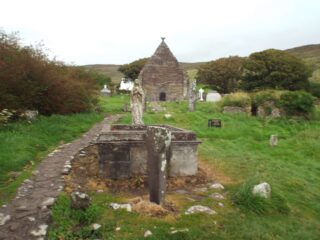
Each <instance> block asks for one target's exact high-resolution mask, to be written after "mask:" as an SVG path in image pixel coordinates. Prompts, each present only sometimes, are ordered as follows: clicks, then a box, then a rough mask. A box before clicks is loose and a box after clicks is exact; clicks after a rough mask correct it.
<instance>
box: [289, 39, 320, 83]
mask: <svg viewBox="0 0 320 240" xmlns="http://www.w3.org/2000/svg"><path fill="white" fill-rule="evenodd" d="M285 51H287V52H288V53H291V54H293V55H294V56H296V57H298V58H300V59H302V60H303V61H304V62H305V63H306V64H307V65H308V66H309V67H310V68H311V69H312V70H313V74H312V77H311V79H310V80H311V81H313V82H320V44H312V45H305V46H301V47H296V48H291V49H287V50H285Z"/></svg>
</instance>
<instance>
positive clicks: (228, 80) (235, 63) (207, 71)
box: [197, 56, 244, 93]
mask: <svg viewBox="0 0 320 240" xmlns="http://www.w3.org/2000/svg"><path fill="white" fill-rule="evenodd" d="M243 62H244V58H242V57H238V56H231V57H228V58H220V59H218V60H215V61H211V62H208V63H205V64H203V65H201V66H200V67H199V69H198V73H197V80H198V82H200V83H204V84H208V85H210V86H211V87H212V88H213V89H215V90H217V91H218V92H220V93H230V92H234V91H236V90H237V89H238V86H239V81H240V79H241V74H242V65H243Z"/></svg>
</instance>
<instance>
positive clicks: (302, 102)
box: [280, 91, 315, 117]
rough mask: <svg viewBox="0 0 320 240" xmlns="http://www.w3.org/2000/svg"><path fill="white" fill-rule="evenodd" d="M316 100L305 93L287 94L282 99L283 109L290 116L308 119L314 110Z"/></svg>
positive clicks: (294, 92)
mask: <svg viewBox="0 0 320 240" xmlns="http://www.w3.org/2000/svg"><path fill="white" fill-rule="evenodd" d="M314 100H315V98H314V97H313V96H312V95H311V94H310V93H307V92H305V91H293V92H285V93H283V94H282V95H281V97H280V104H281V107H282V109H283V110H284V111H285V112H286V114H287V115H288V116H304V117H308V116H309V115H310V114H311V113H312V112H313V110H314Z"/></svg>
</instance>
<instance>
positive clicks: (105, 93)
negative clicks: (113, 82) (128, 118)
mask: <svg viewBox="0 0 320 240" xmlns="http://www.w3.org/2000/svg"><path fill="white" fill-rule="evenodd" d="M101 93H102V94H103V95H104V96H110V95H111V91H110V90H109V89H108V86H107V85H104V86H103V89H102V90H101Z"/></svg>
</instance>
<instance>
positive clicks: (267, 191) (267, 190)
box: [252, 182, 271, 198]
mask: <svg viewBox="0 0 320 240" xmlns="http://www.w3.org/2000/svg"><path fill="white" fill-rule="evenodd" d="M252 194H253V195H256V196H260V197H263V198H270V196H271V186H270V184H269V183H266V182H263V183H260V184H258V185H255V186H254V187H253V189H252Z"/></svg>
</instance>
